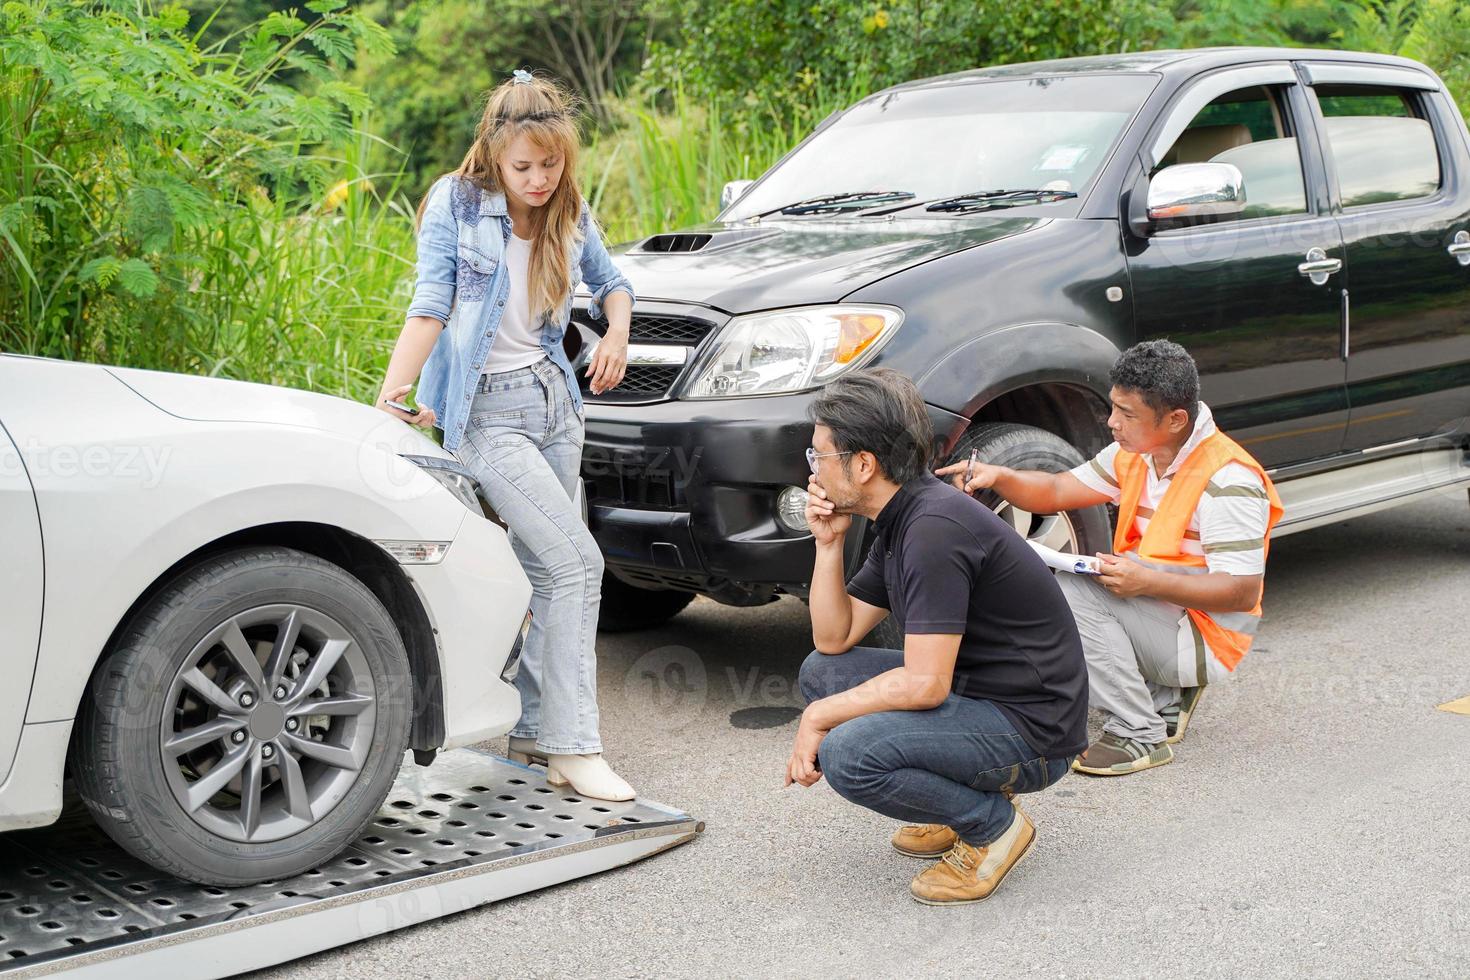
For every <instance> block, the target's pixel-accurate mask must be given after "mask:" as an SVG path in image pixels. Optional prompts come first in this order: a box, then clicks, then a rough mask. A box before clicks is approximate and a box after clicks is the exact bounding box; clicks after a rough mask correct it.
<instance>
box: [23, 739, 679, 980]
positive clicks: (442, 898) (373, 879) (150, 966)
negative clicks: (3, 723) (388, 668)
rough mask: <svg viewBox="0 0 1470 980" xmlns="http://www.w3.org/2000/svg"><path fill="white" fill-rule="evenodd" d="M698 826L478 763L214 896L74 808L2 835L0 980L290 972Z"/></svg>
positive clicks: (528, 772) (653, 848)
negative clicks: (356, 830)
mask: <svg viewBox="0 0 1470 980" xmlns="http://www.w3.org/2000/svg"><path fill="white" fill-rule="evenodd" d="M703 830H704V823H703V822H702V821H698V820H695V819H694V818H693V817H691V816H689V814H687V813H682V812H680V811H678V810H673V809H670V808H668V807H665V806H662V805H660V804H658V803H653V802H650V801H648V800H634V801H632V802H629V803H610V802H606V801H603V800H594V799H584V798H582V797H579V796H577V795H576V794H575V793H573V792H571V791H570V789H569V788H568V787H561V788H556V787H552V786H549V785H548V784H547V782H546V775H545V772H544V771H543V770H541V769H534V768H530V767H527V766H521V765H517V764H516V763H513V762H509V761H507V760H505V759H503V758H501V757H499V756H496V755H492V754H490V753H488V752H482V751H479V750H476V749H456V750H454V751H452V752H446V753H443V754H441V755H440V756H439V758H438V759H437V760H436V761H435V762H434V764H433V765H432V766H430V767H428V768H420V767H417V766H412V765H405V766H404V767H403V770H402V771H401V772H400V773H399V776H398V780H397V782H396V783H394V785H393V789H392V791H391V792H390V793H389V794H388V798H387V799H386V800H385V801H384V804H383V808H382V810H380V811H379V813H378V815H377V816H376V817H375V818H374V819H373V820H372V821H371V822H369V823H368V825H367V827H366V828H365V829H364V830H363V832H362V834H361V835H360V836H359V837H358V838H357V839H356V840H355V841H354V842H353V843H352V844H351V845H349V846H348V847H347V848H346V850H344V851H343V852H342V853H341V854H339V855H337V857H336V858H334V859H333V860H332V861H331V862H329V863H327V864H324V865H322V866H321V867H319V868H316V869H313V870H311V871H308V872H306V873H305V874H302V875H298V876H297V877H295V878H291V879H289V880H282V881H266V882H262V883H260V884H258V885H247V886H245V887H242V888H215V887H210V886H207V885H199V884H195V883H193V882H188V881H183V880H180V879H178V878H174V877H172V876H170V875H166V874H163V873H161V872H159V871H156V870H154V869H153V868H150V867H149V866H148V865H146V864H143V863H142V862H140V861H138V860H137V859H135V858H133V857H132V856H131V855H129V854H127V853H126V852H125V851H123V850H122V849H121V848H119V847H118V846H117V845H116V844H114V843H113V842H112V840H111V839H110V838H108V837H107V835H105V834H104V833H102V831H101V830H99V829H98V828H97V827H96V825H95V824H93V823H92V820H91V818H90V816H89V815H88V813H87V811H86V808H85V807H84V806H82V805H81V804H80V803H77V802H75V801H72V802H71V803H70V804H69V807H68V812H67V813H66V814H64V815H63V817H62V819H61V821H59V822H58V823H56V824H54V825H52V826H50V827H45V828H41V829H38V830H27V831H20V832H15V833H9V834H4V835H0V978H3V980H16V978H21V977H41V976H78V977H147V978H149V980H157V978H159V977H169V978H173V977H226V976H231V975H234V974H237V973H243V972H245V971H247V970H255V969H259V968H261V967H266V966H272V965H275V964H278V963H285V962H287V961H289V960H293V959H296V958H297V957H300V956H306V955H308V954H310V953H316V952H319V951H321V950H324V949H332V948H333V947H336V946H341V945H343V944H346V943H351V942H356V941H357V940H359V939H366V938H367V937H369V936H376V935H381V934H382V933H386V932H392V931H394V930H396V929H402V928H405V927H407V926H412V925H415V924H417V923H420V922H425V921H428V920H430V919H436V918H439V917H440V916H445V915H450V914H452V913H455V912H461V911H464V910H465V909H470V908H474V907H476V906H478V905H484V904H486V903H488V902H495V901H499V900H500V899H502V898H509V897H511V896H513V895H522V894H525V893H526V892H532V891H536V890H537V889H540V888H547V887H549V886H551V885H556V884H560V883H561V882H564V881H570V880H572V879H574V878H581V877H584V876H586V875H591V874H596V873H597V872H599V871H607V870H610V869H612V868H616V867H620V866H622V865H625V864H631V863H632V862H634V861H638V860H641V859H642V858H646V857H649V856H650V855H653V854H657V853H658V852H659V851H664V850H668V849H669V848H671V847H676V846H678V845H679V844H682V843H684V842H685V841H688V840H692V839H693V838H694V837H695V836H697V835H698V834H700V833H701V832H703Z"/></svg>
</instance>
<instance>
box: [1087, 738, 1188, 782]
mask: <svg viewBox="0 0 1470 980" xmlns="http://www.w3.org/2000/svg"><path fill="white" fill-rule="evenodd" d="M1173 761H1174V749H1173V747H1172V746H1170V745H1169V743H1168V742H1159V743H1158V744H1157V745H1150V744H1148V743H1147V742H1140V741H1138V739H1136V738H1123V737H1121V736H1118V735H1114V734H1112V733H1111V732H1103V734H1102V737H1101V738H1099V739H1098V740H1097V741H1096V742H1093V743H1092V744H1091V745H1089V746H1088V747H1087V751H1086V752H1084V753H1082V755H1080V756H1078V757H1077V760H1076V761H1075V762H1073V763H1072V771H1073V772H1085V773H1087V775H1089V776H1126V775H1127V774H1128V773H1130V772H1142V771H1143V770H1145V769H1152V768H1153V767H1154V766H1162V765H1167V764H1168V763H1170V762H1173Z"/></svg>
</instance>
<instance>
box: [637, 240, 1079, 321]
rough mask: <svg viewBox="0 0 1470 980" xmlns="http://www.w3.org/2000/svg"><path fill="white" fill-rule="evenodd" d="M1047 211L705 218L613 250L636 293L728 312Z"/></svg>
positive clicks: (916, 256) (861, 277)
mask: <svg viewBox="0 0 1470 980" xmlns="http://www.w3.org/2000/svg"><path fill="white" fill-rule="evenodd" d="M1049 220H1050V219H1047V218H1019V217H989V216H966V217H963V218H895V219H894V220H892V221H887V220H883V219H869V218H833V219H810V218H803V219H782V220H769V219H768V220H767V221H766V222H764V223H761V224H756V225H751V224H747V223H744V222H738V223H733V224H719V223H714V224H705V225H697V226H694V227H692V228H686V229H681V230H680V231H678V232H672V233H667V234H660V235H654V236H653V237H651V238H647V239H643V240H641V241H638V242H632V243H629V244H627V245H624V246H621V247H619V248H617V249H614V250H613V252H614V254H615V255H616V256H617V258H616V261H617V265H618V268H619V269H620V270H622V272H623V273H624V274H625V275H626V276H627V277H628V278H629V280H630V281H631V282H632V283H633V289H634V291H635V292H637V294H638V297H639V298H640V299H648V300H672V301H676V302H685V303H699V304H703V305H706V306H712V307H714V308H716V309H720V310H724V311H726V312H729V313H744V312H749V311H751V310H764V309H772V308H775V307H780V306H798V305H803V304H807V303H829V302H835V301H836V300H839V299H841V298H842V297H844V296H846V295H847V294H848V293H851V292H853V291H854V290H856V289H858V288H860V287H862V286H866V285H868V284H870V283H872V282H874V281H875V280H878V279H882V278H884V277H885V276H890V275H893V274H894V273H896V272H901V271H903V270H904V269H909V268H912V267H913V266H916V265H919V264H920V263H923V262H927V261H929V260H930V259H935V258H938V257H940V256H942V255H947V254H949V253H951V252H958V251H960V250H961V249H966V248H973V247H974V246H976V245H983V244H985V243H987V242H993V241H996V240H997V239H1001V238H1010V237H1012V236H1014V235H1020V234H1024V233H1025V232H1028V231H1030V230H1032V229H1034V228H1037V227H1039V226H1041V225H1043V224H1045V223H1047V221H1049Z"/></svg>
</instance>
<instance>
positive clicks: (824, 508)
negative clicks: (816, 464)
mask: <svg viewBox="0 0 1470 980" xmlns="http://www.w3.org/2000/svg"><path fill="white" fill-rule="evenodd" d="M806 494H807V496H806V522H807V525H808V526H809V527H811V529H812V537H813V538H815V539H816V542H817V544H819V545H829V544H832V543H834V542H836V541H839V540H840V539H841V538H842V536H843V535H844V534H846V533H847V529H848V528H849V527H851V526H852V515H851V514H839V513H837V508H835V507H833V506H832V501H830V500H828V499H827V491H825V490H823V489H822V485H821V484H820V483H818V482H817V478H816V477H815V476H813V477H811V478H809V479H808V480H807V481H806Z"/></svg>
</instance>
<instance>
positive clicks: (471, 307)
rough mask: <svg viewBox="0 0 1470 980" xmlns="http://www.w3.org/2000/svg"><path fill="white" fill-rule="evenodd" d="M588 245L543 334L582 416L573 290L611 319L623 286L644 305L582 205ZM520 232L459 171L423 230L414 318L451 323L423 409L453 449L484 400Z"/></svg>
mask: <svg viewBox="0 0 1470 980" xmlns="http://www.w3.org/2000/svg"><path fill="white" fill-rule="evenodd" d="M581 231H582V235H581V240H580V241H578V242H577V243H576V245H575V246H574V247H573V250H572V256H571V258H572V261H571V273H572V289H571V290H569V291H568V293H567V297H566V300H565V301H564V302H563V303H562V307H561V310H560V312H559V313H557V314H556V315H555V316H553V317H548V318H547V320H546V322H545V323H543V325H542V329H541V347H542V349H543V350H545V351H546V353H547V354H548V355H549V356H550V357H551V360H552V363H554V364H555V365H556V366H557V367H559V368H561V370H562V373H563V374H565V375H566V378H567V387H568V388H570V389H571V394H572V401H573V403H574V404H575V405H576V407H577V414H579V415H581V414H582V412H583V408H582V392H581V389H580V388H579V387H578V385H577V378H576V374H575V373H574V372H573V370H572V365H571V362H570V361H569V360H568V359H567V356H566V352H565V351H563V350H562V337H563V336H564V335H565V334H566V329H567V323H568V322H569V320H570V319H571V312H572V293H573V292H575V291H576V288H577V286H578V284H579V283H585V288H586V289H587V290H589V291H591V293H592V303H591V305H590V307H589V312H590V313H591V314H592V315H593V317H599V316H601V315H602V314H601V304H602V303H603V301H604V300H605V299H606V298H607V295H608V294H609V293H611V292H613V291H614V290H618V289H621V290H623V291H624V292H626V293H627V294H628V296H629V298H635V297H634V294H633V287H632V285H631V284H630V283H629V282H628V280H627V278H626V277H624V276H623V274H622V273H621V272H619V271H618V267H617V266H616V265H614V264H613V261H612V259H611V257H609V256H608V254H607V249H606V247H604V246H603V244H602V238H601V236H600V235H599V234H598V231H597V228H596V227H595V226H594V224H593V222H592V215H591V212H590V210H589V209H588V207H587V205H586V203H585V202H584V203H583V204H582V217H581ZM510 234H511V224H510V215H509V214H507V213H506V209H505V195H504V194H498V193H496V194H491V193H482V192H481V190H480V188H479V187H477V186H475V185H474V184H473V183H471V182H470V181H468V180H465V179H463V178H461V177H458V176H455V175H453V174H450V175H449V176H446V177H441V178H440V179H439V180H437V181H435V182H434V186H433V187H431V188H430V189H429V200H428V203H427V204H426V205H425V206H424V217H423V221H422V223H421V224H420V226H419V239H418V279H417V281H416V282H415V283H414V289H413V301H412V302H411V303H410V304H409V307H408V315H409V316H411V317H413V316H431V317H433V318H434V319H436V320H439V321H440V322H441V323H443V324H444V330H443V331H441V332H440V334H439V339H438V340H436V341H435V342H434V349H433V351H432V352H430V354H429V360H428V362H427V363H426V364H425V365H424V371H423V375H422V376H421V377H420V378H419V387H418V395H417V397H418V402H419V404H420V405H427V406H429V407H430V408H432V409H433V410H434V416H435V421H434V424H435V425H437V426H438V427H439V428H441V429H443V430H444V448H445V449H448V450H449V451H451V452H453V451H455V450H457V449H458V448H459V443H460V439H461V437H462V436H463V435H464V429H465V423H466V422H467V421H468V419H469V413H470V403H471V402H472V401H474V397H475V384H476V382H477V381H478V380H479V376H480V370H481V368H482V367H483V366H484V364H485V357H486V355H488V354H489V353H490V345H491V344H493V343H494V342H495V334H496V331H498V330H499V329H500V319H501V316H502V314H504V312H505V301H506V297H507V296H508V295H509V294H510V275H509V274H508V273H507V272H506V269H505V266H504V263H502V262H501V261H500V260H501V256H503V255H504V254H505V243H506V240H507V239H508V238H510Z"/></svg>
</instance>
